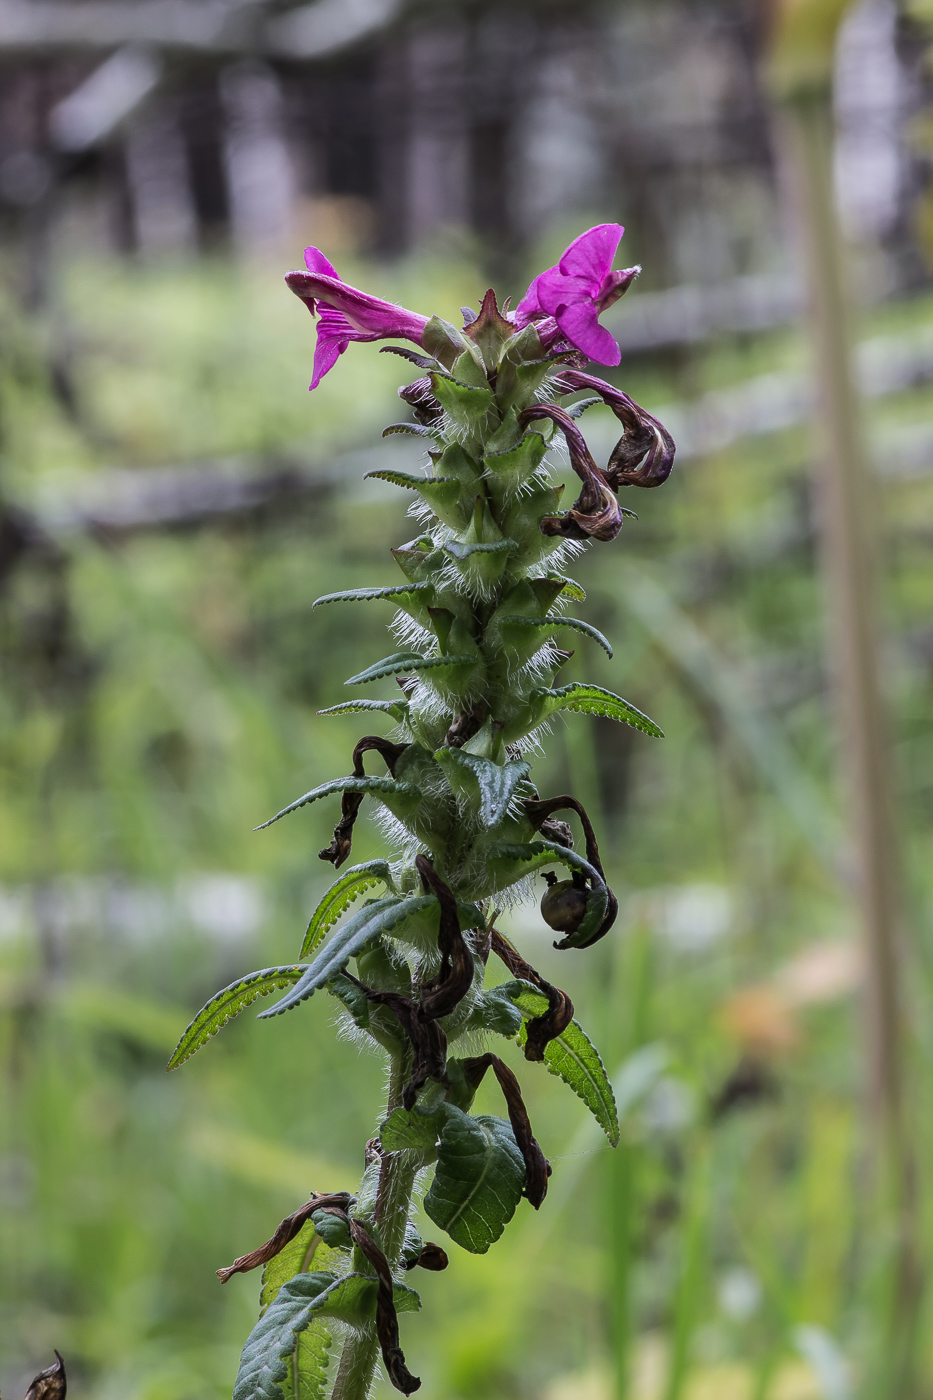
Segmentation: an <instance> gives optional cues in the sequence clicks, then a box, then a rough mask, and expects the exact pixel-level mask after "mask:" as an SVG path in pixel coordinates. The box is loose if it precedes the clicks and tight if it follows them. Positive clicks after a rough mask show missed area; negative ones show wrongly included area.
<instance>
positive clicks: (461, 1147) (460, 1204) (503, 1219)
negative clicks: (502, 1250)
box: [424, 1104, 525, 1254]
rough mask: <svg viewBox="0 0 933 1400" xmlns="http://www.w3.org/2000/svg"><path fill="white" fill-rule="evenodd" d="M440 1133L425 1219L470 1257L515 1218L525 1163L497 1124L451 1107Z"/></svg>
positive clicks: (500, 1123) (504, 1128)
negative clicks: (437, 1227)
mask: <svg viewBox="0 0 933 1400" xmlns="http://www.w3.org/2000/svg"><path fill="white" fill-rule="evenodd" d="M444 1120H445V1121H444V1127H443V1133H442V1136H441V1141H440V1146H439V1148H438V1155H437V1169H436V1171H435V1173H434V1180H433V1182H432V1183H431V1189H430V1191H429V1192H428V1194H427V1195H426V1196H425V1198H424V1208H425V1210H426V1211H427V1213H428V1215H429V1216H430V1217H431V1219H432V1220H433V1221H434V1223H435V1225H439V1226H440V1228H441V1229H442V1230H446V1231H447V1233H448V1235H450V1238H451V1239H452V1240H454V1241H455V1242H456V1243H457V1244H459V1245H461V1246H462V1248H463V1249H467V1250H469V1252H470V1253H471V1254H485V1253H486V1251H487V1249H488V1248H489V1246H490V1245H491V1244H494V1243H495V1242H496V1240H497V1239H498V1238H499V1236H500V1235H501V1234H502V1231H503V1230H504V1229H505V1227H506V1225H507V1224H508V1223H509V1221H510V1220H511V1219H512V1216H513V1215H514V1214H515V1211H516V1208H517V1206H518V1203H519V1201H520V1200H521V1195H522V1190H523V1189H524V1185H525V1163H524V1162H523V1160H522V1154H521V1152H520V1151H519V1149H518V1145H517V1143H516V1141H515V1136H514V1134H513V1132H512V1128H511V1125H510V1124H509V1123H507V1122H506V1121H505V1119H503V1118H493V1117H491V1116H488V1115H485V1114H484V1115H481V1116H479V1117H477V1118H471V1117H470V1116H469V1114H466V1113H463V1112H462V1111H461V1110H460V1109H459V1108H454V1106H453V1105H452V1104H446V1105H445V1107H444Z"/></svg>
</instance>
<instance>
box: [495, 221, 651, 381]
mask: <svg viewBox="0 0 933 1400" xmlns="http://www.w3.org/2000/svg"><path fill="white" fill-rule="evenodd" d="M624 232H625V230H624V229H623V227H622V225H621V224H597V225H596V227H595V228H591V229H588V230H587V232H586V233H581V234H580V237H579V238H575V239H574V240H573V242H572V243H571V245H570V247H569V248H568V249H567V250H566V251H565V252H564V254H563V255H562V257H561V259H560V262H559V263H558V264H557V266H556V267H549V268H548V270H547V272H540V273H539V274H538V276H537V277H536V278H535V279H534V281H533V282H532V284H531V286H530V287H529V288H528V290H527V292H526V293H525V295H524V296H523V297H522V299H521V301H520V302H519V304H518V306H517V307H516V308H515V324H516V325H517V326H526V325H527V324H528V322H529V321H535V322H536V323H537V324H538V331H539V333H540V334H541V338H542V340H543V341H544V343H545V345H546V347H547V348H548V349H552V348H553V347H554V346H555V345H556V344H558V343H559V342H561V341H565V342H568V343H569V344H570V345H572V346H574V347H575V348H576V349H577V350H580V351H582V353H583V354H584V355H586V356H587V357H588V358H589V359H591V360H596V361H597V362H598V363H599V364H601V365H617V364H618V363H619V360H620V359H621V358H622V355H621V351H620V350H619V347H618V345H617V343H616V341H615V339H614V338H613V336H612V335H611V334H610V333H609V331H607V330H606V328H605V326H601V325H600V324H599V316H600V314H601V313H602V312H603V311H605V310H606V308H607V307H608V306H611V305H612V303H613V302H614V301H618V299H619V297H620V296H621V295H622V293H623V292H625V291H627V290H628V288H629V287H630V286H631V284H632V282H633V281H634V280H635V278H636V277H637V275H638V273H639V272H640V271H641V269H640V268H638V267H626V268H622V269H621V270H618V271H616V272H613V271H612V261H613V258H614V257H615V255H616V249H617V248H618V246H619V240H620V239H621V237H622V234H623V233H624Z"/></svg>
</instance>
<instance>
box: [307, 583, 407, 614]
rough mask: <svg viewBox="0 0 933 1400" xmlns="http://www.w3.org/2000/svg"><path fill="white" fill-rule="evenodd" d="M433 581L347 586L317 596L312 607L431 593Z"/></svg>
mask: <svg viewBox="0 0 933 1400" xmlns="http://www.w3.org/2000/svg"><path fill="white" fill-rule="evenodd" d="M433 588H434V584H433V583H394V584H392V585H391V586H390V587H388V588H347V589H345V590H344V591H343V592H342V593H325V594H323V596H322V597H320V598H315V600H314V602H313V603H312V604H311V606H312V608H321V607H323V606H324V604H325V603H368V602H374V601H376V600H377V599H380V598H389V599H392V598H400V597H403V596H404V595H405V594H408V593H430V592H431V591H432V589H433Z"/></svg>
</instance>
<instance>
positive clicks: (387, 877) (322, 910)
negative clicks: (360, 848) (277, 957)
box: [298, 860, 392, 958]
mask: <svg viewBox="0 0 933 1400" xmlns="http://www.w3.org/2000/svg"><path fill="white" fill-rule="evenodd" d="M380 884H381V885H388V887H389V888H390V889H391V888H392V875H391V872H390V870H389V866H388V862H387V861H384V860H368V861H366V862H365V863H364V864H363V865H354V866H351V867H350V869H349V870H345V871H344V873H343V874H342V875H341V876H340V878H339V880H335V881H334V883H333V884H332V885H331V887H330V889H329V890H328V891H327V892H326V894H325V895H324V896H323V898H322V899H321V902H320V904H319V905H318V907H317V908H316V909H315V911H314V913H313V914H312V915H311V920H310V922H309V924H308V930H307V932H306V934H305V937H304V942H303V943H302V945H301V952H300V953H299V954H298V956H299V957H300V958H309V957H310V956H311V954H312V953H313V952H314V950H315V948H316V947H317V945H318V944H319V943H320V941H321V939H322V938H323V937H324V935H325V933H326V932H327V930H328V929H329V928H333V926H334V924H335V923H336V922H337V920H338V919H339V918H340V916H341V914H343V913H344V912H345V911H346V910H347V909H349V907H350V905H351V904H352V903H353V902H354V900H356V899H358V898H359V896H360V895H361V894H362V893H363V891H364V890H368V889H372V888H373V886H374V885H380Z"/></svg>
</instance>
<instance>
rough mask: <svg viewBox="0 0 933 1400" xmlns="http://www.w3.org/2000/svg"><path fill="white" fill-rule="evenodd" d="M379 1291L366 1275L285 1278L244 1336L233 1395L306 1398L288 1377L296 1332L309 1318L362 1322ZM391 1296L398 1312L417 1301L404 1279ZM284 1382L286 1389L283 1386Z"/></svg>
mask: <svg viewBox="0 0 933 1400" xmlns="http://www.w3.org/2000/svg"><path fill="white" fill-rule="evenodd" d="M377 1291H378V1284H377V1281H376V1280H375V1279H374V1278H372V1277H371V1276H370V1275H369V1274H361V1273H352V1274H346V1275H344V1276H343V1277H342V1278H334V1275H333V1274H331V1273H325V1272H315V1273H308V1274H296V1275H295V1276H294V1278H291V1279H289V1280H288V1282H287V1283H284V1284H283V1285H282V1287H281V1288H280V1289H279V1291H278V1293H277V1294H276V1296H275V1298H274V1299H273V1301H272V1302H271V1303H270V1305H269V1307H268V1308H267V1309H266V1311H265V1312H264V1313H263V1315H262V1317H261V1318H260V1319H259V1321H258V1322H257V1323H256V1326H255V1327H254V1328H253V1330H252V1332H251V1333H250V1334H249V1337H248V1338H247V1341H246V1345H245V1347H244V1348H243V1355H242V1357H241V1358H240V1369H239V1372H238V1374H237V1378H236V1384H235V1386H234V1388H233V1400H286V1397H287V1398H288V1400H304V1397H302V1396H301V1392H300V1391H299V1392H298V1396H297V1397H296V1396H295V1391H294V1388H293V1384H292V1378H291V1377H290V1376H289V1370H290V1367H289V1362H290V1360H291V1358H292V1357H293V1356H294V1353H295V1348H296V1346H297V1340H298V1338H299V1336H300V1335H301V1334H302V1333H303V1332H305V1331H306V1330H307V1328H308V1327H309V1326H310V1325H311V1323H312V1322H313V1321H316V1320H322V1319H324V1318H325V1317H336V1318H339V1319H340V1320H341V1321H343V1322H349V1323H350V1324H351V1325H358V1324H359V1323H360V1322H364V1321H366V1320H367V1319H368V1318H370V1317H372V1316H373V1314H374V1313H375V1307H376V1294H377ZM393 1300H394V1302H395V1309H396V1312H413V1311H416V1310H417V1309H418V1308H420V1306H421V1299H420V1298H419V1297H418V1294H417V1293H416V1292H415V1291H414V1289H412V1288H406V1287H405V1285H404V1284H396V1285H395V1286H394V1289H393ZM313 1359H314V1358H312V1360H313ZM324 1361H325V1363H326V1350H325V1351H324ZM311 1380H312V1382H313V1376H312V1378H311ZM286 1386H288V1387H290V1388H289V1389H288V1390H286ZM305 1393H306V1395H310V1396H312V1397H313V1400H317V1395H319V1394H320V1393H321V1392H320V1390H319V1391H318V1392H317V1395H316V1394H315V1391H314V1390H313V1389H309V1390H307V1391H306V1392H305Z"/></svg>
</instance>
